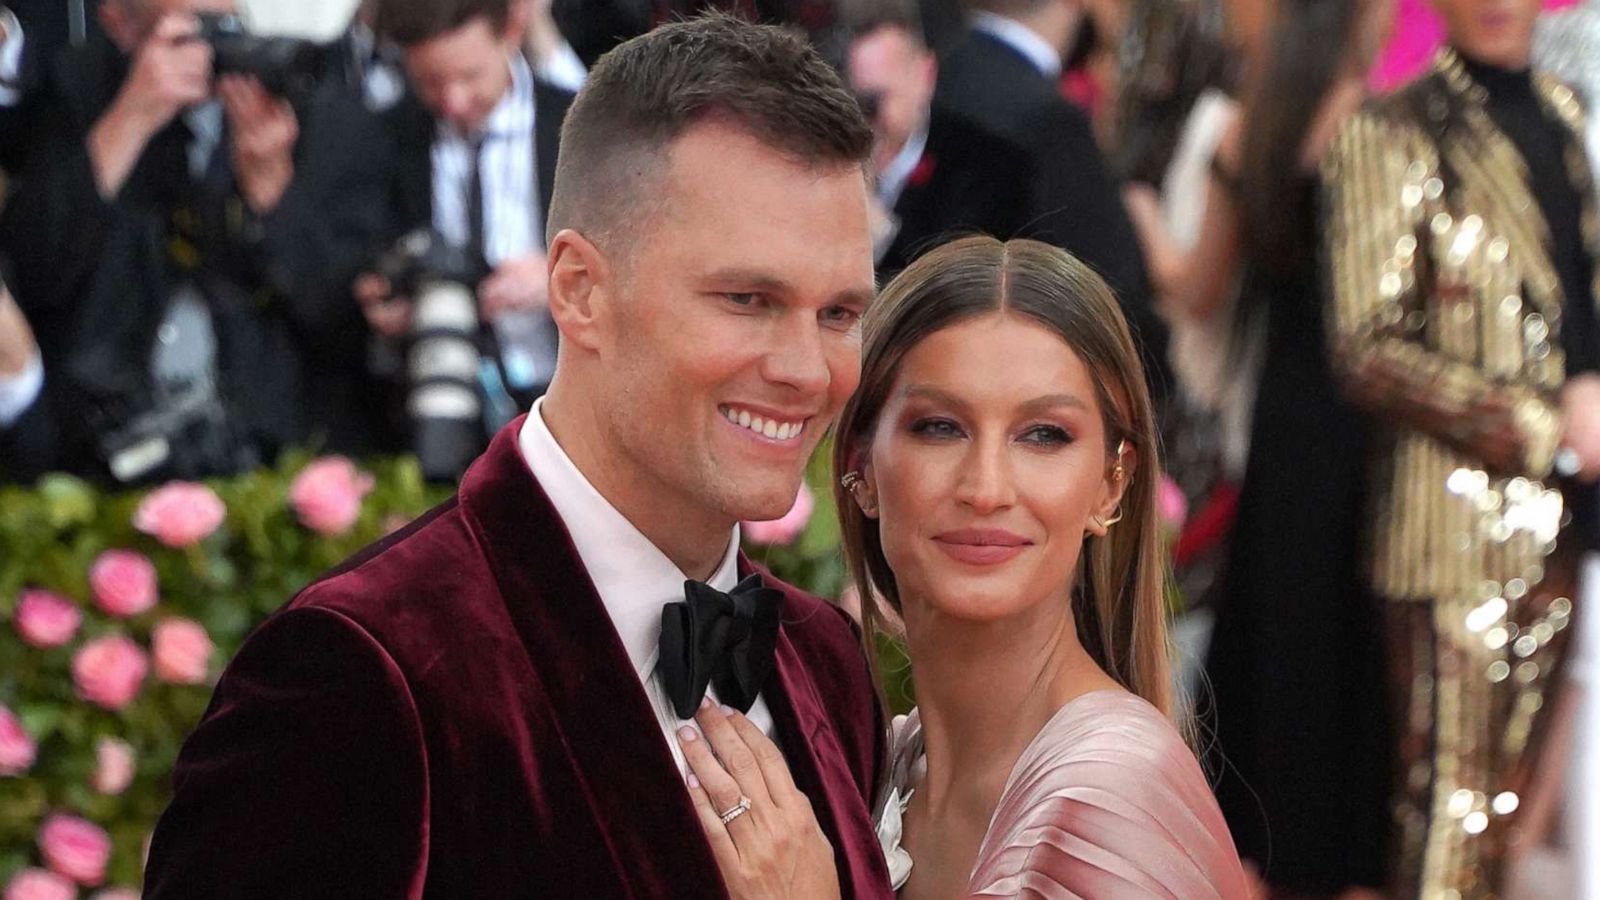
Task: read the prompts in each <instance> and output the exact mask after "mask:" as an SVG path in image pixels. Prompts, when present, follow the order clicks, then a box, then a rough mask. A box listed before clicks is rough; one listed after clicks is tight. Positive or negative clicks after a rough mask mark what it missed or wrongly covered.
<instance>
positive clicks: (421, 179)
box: [389, 79, 574, 238]
mask: <svg viewBox="0 0 1600 900" xmlns="http://www.w3.org/2000/svg"><path fill="white" fill-rule="evenodd" d="M573 96H574V95H573V94H571V93H569V92H567V91H564V90H562V89H561V88H558V87H555V86H554V85H550V84H546V83H545V82H543V81H540V80H538V79H534V82H533V104H534V117H533V131H534V135H533V155H534V164H535V166H537V169H538V172H537V176H538V183H539V209H538V214H539V218H538V227H539V233H538V237H540V238H542V237H543V234H544V225H545V215H546V212H547V209H548V207H549V205H550V193H551V191H553V190H554V189H555V184H556V154H557V151H558V150H559V149H560V146H561V123H562V121H563V120H564V119H565V118H566V116H567V108H568V107H570V106H572V100H573ZM389 118H390V125H391V128H392V130H393V133H394V140H395V143H396V150H397V153H398V157H397V160H396V163H397V170H396V171H397V173H398V177H397V179H396V182H397V183H396V186H395V191H394V194H395V196H394V198H393V202H394V203H395V209H394V210H393V215H392V217H391V219H390V226H391V229H390V230H391V236H393V237H398V236H399V235H402V234H405V233H406V232H408V231H411V230H412V229H414V228H419V227H425V226H428V225H431V224H432V222H433V139H434V136H435V134H436V123H435V120H434V119H433V117H432V115H430V114H429V113H428V110H427V108H426V107H424V106H423V105H422V103H421V101H419V100H417V98H416V97H415V95H407V96H406V98H405V99H404V100H402V101H401V102H400V105H399V106H397V107H396V108H395V109H393V110H391V112H390V116H389Z"/></svg>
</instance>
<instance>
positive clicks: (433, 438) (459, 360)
mask: <svg viewBox="0 0 1600 900" xmlns="http://www.w3.org/2000/svg"><path fill="white" fill-rule="evenodd" d="M376 272H377V273H378V274H379V275H381V276H383V277H384V278H385V279H387V280H388V282H389V286H390V290H391V291H392V292H393V293H394V294H396V295H398V296H407V297H410V298H412V301H413V302H414V303H415V309H414V311H413V313H412V326H411V334H410V335H409V337H408V340H407V342H406V352H405V371H404V378H405V385H406V418H407V420H408V421H409V423H410V441H411V451H412V452H413V453H414V454H416V457H417V461H418V463H419V464H420V465H421V468H422V474H423V476H424V477H426V478H427V479H428V480H430V481H436V482H452V481H455V480H457V479H459V478H460V477H461V474H462V473H463V472H465V471H466V468H467V464H468V463H470V462H472V460H473V459H474V458H475V457H476V456H477V455H478V453H479V452H480V451H482V449H483V442H484V397H483V394H482V392H481V390H480V378H481V377H482V374H483V372H484V370H485V365H486V362H487V364H489V365H493V364H494V361H493V360H492V359H488V358H486V356H485V353H484V350H483V343H484V334H483V329H482V327H481V326H480V324H479V319H478V299H477V287H478V282H480V281H482V280H483V278H484V277H485V276H487V275H488V273H489V268H488V264H487V263H486V262H485V261H484V260H483V259H482V258H481V257H480V256H479V255H478V254H473V253H469V252H467V251H466V250H463V249H462V248H460V247H456V246H453V245H452V244H451V243H450V242H449V241H446V240H445V239H444V238H442V237H440V236H439V235H438V234H436V233H435V232H434V231H433V230H432V229H430V228H419V229H417V230H416V231H413V232H411V233H409V234H407V235H406V236H405V237H402V238H401V239H400V240H399V242H397V243H396V244H395V245H394V247H393V248H391V249H390V250H389V251H388V252H387V253H385V254H384V255H383V256H382V257H380V258H379V260H378V263H377V266H376Z"/></svg>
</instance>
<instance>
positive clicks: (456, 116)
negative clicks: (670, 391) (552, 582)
mask: <svg viewBox="0 0 1600 900" xmlns="http://www.w3.org/2000/svg"><path fill="white" fill-rule="evenodd" d="M531 13H532V4H530V3H528V2H525V0H380V2H379V5H378V10H377V27H378V33H379V36H380V37H381V38H382V39H384V40H387V41H391V42H393V43H394V44H396V45H397V46H399V47H400V48H401V50H402V51H403V53H404V56H405V66H406V70H407V72H408V73H409V75H410V80H411V84H412V87H413V89H414V90H415V92H416V100H417V101H418V102H416V103H414V104H412V105H411V107H410V108H409V109H405V110H401V111H398V112H397V115H398V116H399V117H400V118H399V130H400V135H399V138H398V140H399V142H400V149H399V152H400V165H401V167H402V168H401V172H400V175H399V181H400V185H399V191H398V193H399V194H400V196H399V198H398V201H397V208H395V209H394V210H393V211H392V215H393V219H392V221H393V224H394V225H395V226H396V228H395V234H396V236H399V235H403V234H406V233H409V232H411V231H412V230H414V229H416V228H419V227H420V228H431V229H432V230H433V232H435V233H436V234H437V235H438V236H439V237H440V238H442V239H443V240H444V241H445V242H446V243H448V244H449V245H451V246H454V247H456V248H459V249H460V250H461V251H462V252H463V254H464V255H465V258H466V259H467V260H468V262H469V263H470V264H471V265H472V266H478V265H482V266H483V267H484V270H485V271H486V272H487V274H486V275H484V276H483V277H482V278H481V279H477V278H474V279H473V283H472V284H469V285H468V286H469V287H471V288H472V289H473V292H474V293H475V295H476V297H477V301H478V310H479V315H480V318H481V321H482V325H483V328H484V329H486V330H485V331H484V333H483V334H484V337H485V339H486V343H487V344H488V346H489V353H488V354H486V355H488V356H490V357H498V361H499V363H500V365H499V366H498V367H496V368H494V369H491V370H489V376H490V377H487V378H483V379H482V380H481V384H480V385H479V390H480V391H481V393H482V395H483V396H482V401H483V403H482V408H483V413H482V414H481V417H482V419H483V424H484V425H487V426H488V428H487V431H486V432H484V433H480V434H479V435H478V438H477V440H476V441H475V442H473V443H470V444H469V443H465V442H462V441H457V442H456V446H458V447H460V449H459V450H457V451H455V452H445V453H440V454H434V453H432V452H431V451H428V452H423V453H422V455H423V465H424V468H425V470H427V471H428V472H429V473H430V474H433V475H448V476H458V475H459V474H460V472H461V470H462V469H463V468H465V466H466V464H467V463H468V462H469V461H470V460H471V458H472V455H473V454H475V453H476V452H477V451H478V450H481V449H482V445H483V440H484V434H485V433H492V432H493V431H494V430H496V429H497V428H498V427H499V425H502V424H504V422H505V421H507V420H509V419H510V418H511V417H512V416H513V415H515V412H516V409H517V407H518V406H519V405H522V404H525V403H526V402H528V401H530V400H531V399H532V398H533V397H534V396H536V395H537V394H538V393H539V392H540V391H542V390H543V388H544V386H545V385H546V384H548V383H549V380H550V376H551V374H552V372H553V370H554V366H555V330H554V327H553V326H552V325H551V323H550V314H549V300H548V297H547V296H546V294H545V265H546V260H545V253H544V249H545V248H544V225H545V213H546V209H547V207H548V202H549V198H550V194H551V190H552V189H553V185H554V181H555V171H556V161H557V148H558V146H559V141H560V134H561V120H562V118H563V117H564V116H565V115H566V111H567V107H568V106H569V105H570V104H571V102H572V94H570V93H568V92H566V91H563V90H561V89H559V88H556V87H553V86H551V85H549V84H547V83H545V82H544V81H541V80H540V79H538V78H536V77H535V75H534V71H533V67H532V66H531V65H530V63H529V61H528V58H527V57H526V56H525V55H524V53H523V51H522V45H523V37H524V34H525V32H526V31H527V27H528V18H529V16H530V14H531ZM396 287H398V286H396V285H391V284H389V283H388V282H387V281H386V280H384V279H383V278H382V277H379V276H378V275H376V274H372V275H368V276H366V277H364V278H362V279H361V280H360V281H359V282H358V283H357V286H356V297H357V299H358V301H359V302H360V304H361V308H362V309H363V310H364V311H365V312H366V315H367V319H368V321H369V322H370V323H371V325H372V327H373V329H374V330H375V331H376V332H377V333H378V334H380V335H383V336H384V337H387V338H391V339H394V338H399V337H401V336H403V335H405V334H407V333H408V332H410V330H411V327H412V324H413V318H412V312H413V310H414V302H413V301H414V298H411V297H406V296H403V295H400V294H398V293H397V291H396V290H395V288H396ZM488 329H492V331H491V330H488ZM491 334H492V335H493V337H494V340H492V341H491V340H487V338H488V337H489V335H491ZM412 377H413V380H415V376H414V375H413V376H412ZM414 412H415V410H413V413H414ZM472 418H477V416H472ZM414 427H416V426H414ZM471 427H472V426H470V425H469V430H470V428H471ZM417 433H418V435H421V434H422V432H421V431H420V430H419V431H418V432H417ZM413 440H414V441H422V440H425V438H423V437H420V436H419V437H414V438H413Z"/></svg>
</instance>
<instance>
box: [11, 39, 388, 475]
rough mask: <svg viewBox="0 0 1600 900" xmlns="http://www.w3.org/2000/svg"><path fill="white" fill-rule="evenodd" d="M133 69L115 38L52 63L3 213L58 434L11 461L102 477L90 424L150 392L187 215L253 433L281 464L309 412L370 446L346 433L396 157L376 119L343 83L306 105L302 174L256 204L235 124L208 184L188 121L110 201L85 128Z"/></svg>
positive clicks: (300, 110)
mask: <svg viewBox="0 0 1600 900" xmlns="http://www.w3.org/2000/svg"><path fill="white" fill-rule="evenodd" d="M127 70H128V63H127V59H126V57H124V56H123V55H122V54H121V53H120V52H119V51H118V50H117V49H116V48H115V47H113V46H112V45H111V44H110V43H109V42H107V41H106V40H104V39H100V40H96V41H92V42H91V43H90V44H88V45H86V46H84V47H81V48H69V49H67V50H65V51H64V52H63V53H62V54H61V55H60V56H59V57H58V58H57V59H56V60H55V61H54V65H52V66H51V67H50V69H49V74H48V77H47V81H46V84H45V86H44V88H43V90H44V91H45V96H46V101H45V102H48V103H49V104H50V106H49V108H50V109H51V110H52V111H53V114H52V117H51V121H50V123H49V126H48V127H47V128H45V129H44V130H43V131H42V132H41V133H40V134H39V135H38V136H37V141H36V142H35V145H34V148H33V149H32V150H30V152H29V163H28V165H27V166H26V167H25V169H24V170H23V171H22V172H21V173H20V174H19V176H18V178H17V179H16V181H15V183H14V185H13V190H12V196H11V197H10V200H9V202H8V203H7V205H6V208H5V211H4V215H3V218H0V240H3V241H4V246H5V248H6V250H7V251H8V253H9V254H10V256H11V259H12V262H13V264H14V273H13V278H12V280H11V286H12V289H13V291H14V293H15V295H16V297H17V302H18V303H19V305H21V307H22V309H23V311H24V312H25V313H26V314H27V316H28V318H29V321H30V322H31V323H32V324H33V326H34V330H35V332H36V333H37V335H38V338H39V344H40V348H41V351H42V353H43V355H44V360H45V371H46V379H47V384H48V385H49V389H48V390H49V394H50V396H51V398H52V401H53V402H52V403H51V404H49V406H51V407H53V409H54V411H55V416H56V418H57V420H58V421H57V422H56V426H57V431H58V432H59V436H60V439H59V441H57V442H56V446H54V447H53V448H51V449H50V450H48V451H46V450H43V449H42V448H35V449H36V450H37V451H39V452H43V453H45V454H46V455H47V456H49V457H52V458H51V459H48V460H42V461H41V460H25V461H23V463H17V462H16V461H12V464H11V465H10V466H9V467H8V468H10V469H12V471H14V472H15V471H19V470H26V469H28V468H31V467H33V466H34V465H36V464H38V463H40V462H44V464H46V465H48V466H49V467H50V468H64V469H68V470H73V471H78V472H82V473H84V474H90V475H95V474H103V470H102V468H101V466H100V465H99V463H100V461H99V460H98V459H97V454H96V453H95V451H94V442H93V440H92V437H93V434H94V433H95V432H97V431H104V430H105V429H106V428H107V427H110V426H114V425H115V424H116V423H119V422H124V421H126V420H127V419H128V418H129V417H130V416H131V415H132V414H134V413H137V412H139V411H140V410H143V409H146V408H148V407H149V405H150V402H151V401H150V395H151V391H152V387H153V385H152V381H151V377H150V374H149V359H150V354H151V350H152V347H153V346H154V342H155V340H156V339H157V330H158V328H159V326H160V324H161V322H162V319H163V316H164V315H165V311H166V307H167V304H168V302H169V300H170V298H171V295H172V291H173V288H174V283H175V276H176V274H177V271H178V267H177V263H176V262H175V260H177V259H178V258H180V256H182V255H184V254H181V253H179V252H175V251H174V250H173V247H174V246H175V244H174V241H173V238H174V236H175V234H176V233H177V232H178V230H180V225H179V222H180V218H181V220H182V221H185V222H187V223H188V224H187V225H184V226H181V229H186V230H187V231H188V232H189V233H190V234H191V235H193V236H194V238H195V239H194V241H193V246H194V249H195V251H196V253H195V258H197V259H198V265H197V266H196V267H195V268H194V269H193V271H192V272H191V273H190V274H189V275H188V278H189V279H190V280H191V281H192V282H194V283H195V284H196V285H197V286H198V287H199V288H200V289H201V291H202V292H203V294H204V295H205V297H206V300H207V302H208V304H209V307H210V311H211V315H212V320H213V322H212V324H213V328H214V330H215V332H216V337H217V356H216V362H217V368H218V379H219V388H220V393H221V395H222V398H223V400H224V403H225V404H226V405H227V406H228V408H229V410H230V414H231V419H232V420H233V421H234V422H235V423H236V425H237V426H238V429H239V433H240V438H241V440H242V442H243V444H244V445H245V446H246V447H247V448H249V449H251V450H253V451H254V453H255V455H256V456H257V457H258V458H260V459H262V460H270V458H271V457H272V456H273V455H274V454H275V453H277V452H278V451H279V450H281V449H283V448H284V447H287V446H290V445H293V444H297V443H301V442H304V441H306V440H307V439H308V438H309V437H310V436H311V435H312V433H313V428H312V427H313V426H314V425H315V426H318V427H317V429H316V430H317V431H318V432H321V433H323V434H325V435H327V436H328V438H329V444H330V445H331V446H332V447H333V448H334V449H353V450H359V449H360V448H359V446H357V445H358V444H359V441H352V442H345V441H344V440H343V439H342V436H343V433H344V432H347V431H350V430H352V427H353V426H352V423H353V422H354V421H356V420H358V419H359V417H360V415H361V413H362V408H363V404H362V403H361V400H362V398H361V396H360V394H361V390H360V388H359V386H358V383H359V378H360V373H361V371H362V370H363V368H364V355H363V354H364V340H363V338H362V336H361V335H362V334H363V329H364V324H363V322H362V320H361V317H360V313H359V310H358V309H357V308H356V306H355V304H354V303H353V301H352V300H351V299H350V282H351V279H352V278H353V277H354V276H355V274H356V273H357V272H359V271H360V270H361V267H362V265H363V264H364V263H365V261H366V260H367V259H369V258H370V257H371V256H372V255H373V254H374V253H375V252H376V251H377V249H378V248H379V247H380V246H381V244H382V238H383V235H382V228H383V224H384V221H383V205H384V204H383V200H384V197H385V191H386V190H387V186H388V182H387V178H386V176H385V172H386V171H387V170H388V169H390V168H391V167H390V166H389V165H388V164H387V163H386V162H384V159H385V156H386V154H387V152H388V151H389V148H390V142H388V141H387V140H385V137H384V133H383V131H382V129H381V125H380V124H379V123H378V122H377V120H376V119H375V118H374V117H372V116H370V115H368V114H366V113H365V111H364V110H363V109H361V108H360V107H359V105H355V104H351V103H349V102H348V100H347V98H346V97H344V95H343V94H342V92H339V91H333V90H325V91H319V92H317V93H315V94H314V95H313V96H311V97H309V98H305V99H304V100H303V101H301V102H298V103H297V108H296V113H297V119H298V124H299V131H300V139H299V142H298V144H297V146H296V148H295V178H294V181H293V183H292V184H291V185H290V187H289V188H288V190H287V191H286V193H285V194H284V197H283V199H282V201H281V202H280V203H279V205H278V207H277V209H276V210H274V211H273V212H271V213H270V214H268V215H266V216H262V217H257V216H255V215H254V214H252V213H251V212H250V211H249V209H248V207H247V206H246V205H245V204H244V202H243V200H242V199H241V198H240V197H239V194H238V191H237V190H236V188H235V187H234V185H233V176H232V173H231V163H230V162H229V158H230V152H229V144H228V138H227V136H226V135H224V137H223V140H222V142H221V143H220V144H219V147H218V150H217V152H216V154H215V155H214V156H213V158H212V162H211V168H210V171H209V173H208V175H207V176H206V178H205V179H203V182H204V185H205V186H204V187H196V186H194V182H193V180H192V179H191V178H190V176H189V173H188V164H187V148H188V144H189V131H188V127H187V125H185V124H184V122H183V120H182V118H181V117H179V118H178V119H175V120H174V121H173V122H172V123H170V124H169V125H168V126H167V127H166V128H165V129H163V130H162V131H161V132H160V133H158V134H157V135H156V136H155V137H154V138H152V139H151V141H150V142H149V144H148V145H147V146H146V148H145V151H144V153H143V155H142V156H141V157H140V159H139V162H138V163H137V165H136V166H135V168H134V170H133V172H132V173H131V174H130V175H129V177H128V180H127V182H126V183H125V184H124V186H123V188H122V190H121V191H120V193H119V194H118V195H117V196H116V197H115V198H113V199H112V200H111V201H109V202H108V201H106V200H103V199H102V198H101V196H100V194H99V191H98V189H97V187H96V184H95V178H94V173H93V169H92V167H91V164H90V161H89V156H88V151H87V144H86V138H87V135H88V133H89V131H90V130H91V128H92V127H93V125H94V123H95V121H96V120H97V119H98V118H99V117H100V116H101V115H102V114H103V113H104V112H105V110H106V109H107V108H108V107H109V106H110V104H111V102H112V100H113V99H114V98H115V95H116V92H117V91H118V89H119V88H120V86H121V83H122V81H123V79H124V77H125V76H126V73H127ZM179 209H184V210H186V211H187V212H188V215H187V216H185V217H180V216H179V215H177V214H176V211H177V210H179ZM354 430H355V431H359V428H354ZM4 464H5V461H3V460H0V465H4ZM184 474H187V475H191V476H197V475H204V474H215V473H213V472H192V473H184Z"/></svg>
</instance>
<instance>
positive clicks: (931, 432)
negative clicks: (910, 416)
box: [911, 419, 961, 438]
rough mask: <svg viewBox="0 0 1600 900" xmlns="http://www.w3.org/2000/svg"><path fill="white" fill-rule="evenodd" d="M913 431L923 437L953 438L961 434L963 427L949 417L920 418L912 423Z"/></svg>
mask: <svg viewBox="0 0 1600 900" xmlns="http://www.w3.org/2000/svg"><path fill="white" fill-rule="evenodd" d="M911 433H912V434H915V435H919V436H921V437H931V438H953V437H960V436H961V428H960V427H959V426H957V425H956V423H954V422H952V421H950V420H949V419H918V420H917V421H915V422H912V423H911Z"/></svg>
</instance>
